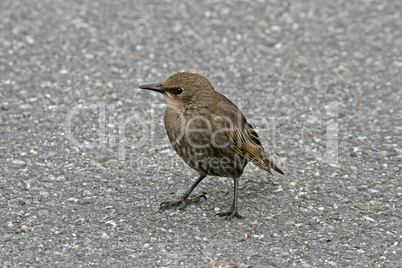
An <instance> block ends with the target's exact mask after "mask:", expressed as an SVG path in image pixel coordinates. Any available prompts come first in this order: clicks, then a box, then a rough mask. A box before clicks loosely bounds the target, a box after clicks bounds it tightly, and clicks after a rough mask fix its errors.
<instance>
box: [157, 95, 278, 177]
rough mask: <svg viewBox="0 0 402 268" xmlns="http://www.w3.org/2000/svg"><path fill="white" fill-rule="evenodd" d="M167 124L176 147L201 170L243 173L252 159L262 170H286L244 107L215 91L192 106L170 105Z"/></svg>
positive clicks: (195, 167) (191, 165)
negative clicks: (264, 144) (270, 153)
mask: <svg viewBox="0 0 402 268" xmlns="http://www.w3.org/2000/svg"><path fill="white" fill-rule="evenodd" d="M165 127H166V131H167V134H168V137H169V140H170V142H171V143H172V145H173V148H174V149H175V151H176V152H177V153H178V154H179V156H180V157H181V158H182V159H183V160H184V161H185V162H186V163H187V164H188V165H189V166H190V167H192V168H193V169H195V170H197V171H198V172H199V173H203V174H206V175H214V176H223V177H233V176H240V175H241V174H242V173H243V170H244V168H245V166H246V165H247V161H251V162H252V163H254V164H256V165H257V166H258V167H260V168H261V169H263V170H266V171H268V172H270V168H273V169H274V170H276V171H278V172H279V173H282V174H283V172H282V170H280V169H279V167H277V165H276V164H275V163H274V162H273V160H272V159H271V158H270V157H269V156H268V154H267V153H266V152H265V150H264V148H263V147H262V145H261V142H260V140H259V137H258V135H257V133H256V132H255V131H254V129H253V128H252V126H251V125H250V124H248V123H247V121H246V118H245V117H244V115H243V114H242V113H241V111H240V110H239V109H238V108H237V107H236V105H234V104H233V103H232V102H231V101H230V100H229V99H227V98H226V97H225V96H223V95H222V94H220V93H218V92H216V91H214V92H212V93H211V94H209V95H207V96H205V98H204V101H203V102H201V103H200V102H198V103H196V104H195V105H192V106H189V107H185V108H183V107H182V109H178V108H177V107H172V106H168V107H167V109H166V112H165Z"/></svg>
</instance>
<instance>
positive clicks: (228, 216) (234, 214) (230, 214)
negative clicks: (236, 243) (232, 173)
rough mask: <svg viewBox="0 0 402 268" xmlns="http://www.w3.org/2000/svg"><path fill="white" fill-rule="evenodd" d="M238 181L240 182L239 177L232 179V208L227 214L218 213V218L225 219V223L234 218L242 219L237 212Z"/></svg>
mask: <svg viewBox="0 0 402 268" xmlns="http://www.w3.org/2000/svg"><path fill="white" fill-rule="evenodd" d="M239 181H240V177H237V178H233V182H234V197H233V204H232V208H231V209H230V210H229V211H228V212H221V213H218V215H219V216H221V217H225V219H226V220H227V221H230V220H231V219H233V218H234V217H236V218H242V216H241V215H240V214H239V212H237V198H238V196H239V191H238V188H239Z"/></svg>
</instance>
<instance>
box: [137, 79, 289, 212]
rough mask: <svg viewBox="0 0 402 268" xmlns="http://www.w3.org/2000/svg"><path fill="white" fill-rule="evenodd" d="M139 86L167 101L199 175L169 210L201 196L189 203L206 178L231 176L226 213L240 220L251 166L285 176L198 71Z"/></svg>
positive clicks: (184, 152)
mask: <svg viewBox="0 0 402 268" xmlns="http://www.w3.org/2000/svg"><path fill="white" fill-rule="evenodd" d="M140 88H143V89H149V90H154V91H158V92H160V93H162V94H163V96H164V97H165V100H166V102H167V108H166V111H165V117H164V121H165V128H166V132H167V134H168V137H169V140H170V142H171V143H172V145H173V148H174V149H175V151H176V152H177V153H178V155H179V156H180V157H181V158H182V159H183V160H184V161H185V162H186V163H187V164H188V165H189V166H190V167H191V168H193V169H194V170H196V171H197V172H198V173H199V177H198V179H197V181H196V182H195V183H194V184H193V185H192V186H191V187H190V188H189V189H188V191H187V192H186V193H185V194H184V195H183V197H182V198H181V199H180V200H179V201H171V202H163V203H162V204H161V209H167V208H171V207H175V206H179V205H182V206H183V207H185V206H186V205H187V204H188V203H189V202H192V201H199V198H196V199H194V200H193V199H189V198H188V197H189V195H190V193H191V192H192V191H193V189H194V188H195V187H196V186H197V184H198V183H199V182H200V181H201V180H202V179H204V178H205V176H207V175H213V176H222V177H231V178H233V180H234V199H233V204H232V208H231V210H230V211H229V212H227V213H220V215H221V216H226V219H228V220H230V219H232V218H233V217H239V218H240V217H241V216H240V215H239V213H238V212H237V196H238V183H239V180H240V176H241V175H242V173H243V170H244V168H245V166H246V165H247V162H248V161H249V162H252V163H253V164H255V165H256V166H258V167H259V168H261V169H262V170H265V171H267V172H269V173H271V169H273V170H275V171H277V172H278V173H280V174H284V172H283V171H282V170H281V169H280V168H279V167H278V166H277V165H276V163H275V162H274V161H273V160H272V159H271V157H270V156H269V155H268V154H267V153H266V152H265V150H264V148H263V147H262V145H261V142H260V139H259V137H258V135H257V133H256V132H255V131H254V129H253V127H252V126H251V125H250V124H249V123H248V122H247V120H246V118H245V117H244V115H243V114H242V112H241V111H240V110H239V109H238V108H237V107H236V105H234V104H233V103H232V102H231V101H230V100H229V99H228V98H226V97H225V96H223V95H222V94H220V93H218V92H216V91H215V89H214V87H213V86H212V84H211V83H210V82H209V81H208V80H207V79H206V78H205V77H203V76H201V75H199V74H196V73H187V72H182V73H176V74H174V75H172V76H171V77H169V78H168V79H167V80H166V81H164V82H162V83H158V84H151V85H142V86H140Z"/></svg>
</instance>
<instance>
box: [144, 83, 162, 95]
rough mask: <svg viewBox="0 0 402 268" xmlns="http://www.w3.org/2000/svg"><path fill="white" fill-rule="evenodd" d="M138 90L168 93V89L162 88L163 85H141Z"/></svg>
mask: <svg viewBox="0 0 402 268" xmlns="http://www.w3.org/2000/svg"><path fill="white" fill-rule="evenodd" d="M138 88H142V89H148V90H153V91H156V92H159V93H165V92H166V89H165V88H163V87H162V84H161V83H157V84H149V85H141V86H139V87H138Z"/></svg>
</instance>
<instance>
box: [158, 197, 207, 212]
mask: <svg viewBox="0 0 402 268" xmlns="http://www.w3.org/2000/svg"><path fill="white" fill-rule="evenodd" d="M202 197H204V198H205V200H207V199H208V198H207V197H206V195H205V194H202V195H199V196H197V197H194V198H180V199H179V200H177V201H164V202H162V203H161V204H160V207H159V209H160V210H167V209H170V208H174V207H179V206H180V209H181V210H184V209H185V208H186V207H187V205H188V204H191V203H199V202H200V201H201V198H202Z"/></svg>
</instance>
